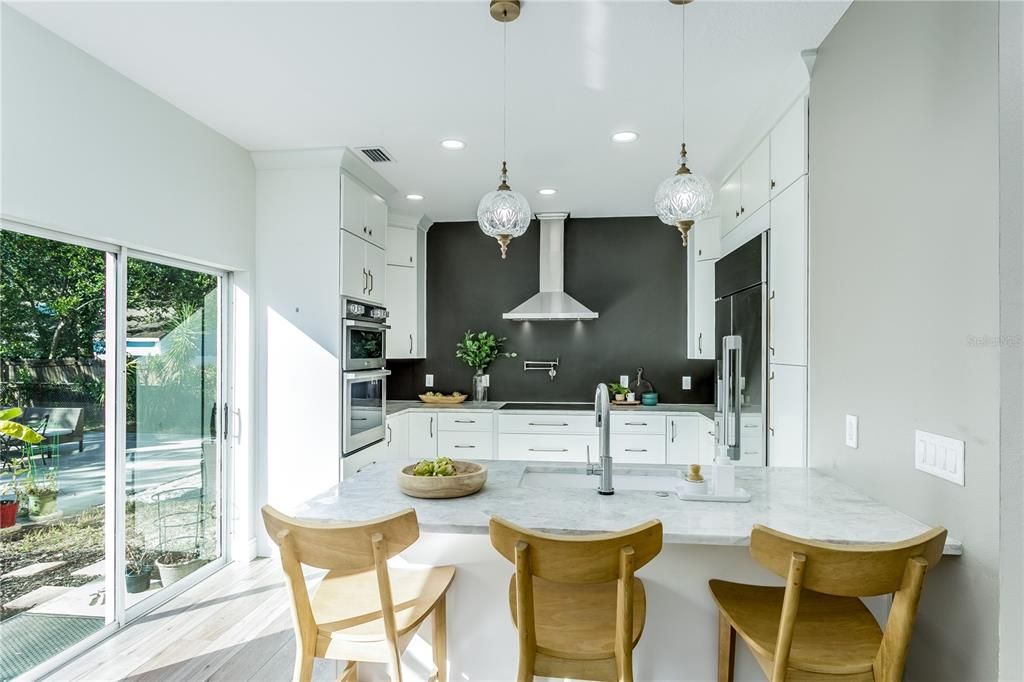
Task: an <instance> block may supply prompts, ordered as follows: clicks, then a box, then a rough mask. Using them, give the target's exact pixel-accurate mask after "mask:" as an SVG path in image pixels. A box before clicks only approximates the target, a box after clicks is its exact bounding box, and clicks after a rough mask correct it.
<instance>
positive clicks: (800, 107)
mask: <svg viewBox="0 0 1024 682" xmlns="http://www.w3.org/2000/svg"><path fill="white" fill-rule="evenodd" d="M770 137H771V152H772V154H771V176H772V177H771V182H770V185H769V186H770V187H771V195H772V197H773V198H774V197H775V196H776V195H778V194H781V193H782V192H783V191H785V189H786V188H787V187H789V186H790V185H792V184H793V183H794V182H796V180H797V178H799V177H801V176H802V175H804V174H806V173H807V97H806V96H804V97H801V98H800V99H799V100H797V102H796V104H794V105H793V106H792V107H791V108H790V109H789V111H787V112H786V114H785V116H783V117H782V119H781V120H780V121H779V122H778V123H777V124H776V125H775V127H774V128H773V129H772V132H771V135H770Z"/></svg>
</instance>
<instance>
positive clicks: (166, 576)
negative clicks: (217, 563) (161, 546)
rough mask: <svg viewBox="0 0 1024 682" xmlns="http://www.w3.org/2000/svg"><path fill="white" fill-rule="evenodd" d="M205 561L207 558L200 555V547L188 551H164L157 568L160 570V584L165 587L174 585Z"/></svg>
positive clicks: (157, 562)
mask: <svg viewBox="0 0 1024 682" xmlns="http://www.w3.org/2000/svg"><path fill="white" fill-rule="evenodd" d="M205 563H206V560H205V559H203V558H201V557H200V556H199V550H198V549H193V550H190V551H187V552H176V551H171V552H164V553H163V554H161V555H160V556H159V557H157V560H156V570H157V571H159V572H160V584H161V585H163V586H164V587H167V586H169V585H173V584H174V583H176V582H178V581H179V580H181V579H182V578H184V577H185V576H187V575H189V574H190V573H193V572H194V571H196V570H197V569H198V568H199V567H200V566H202V565H203V564H205Z"/></svg>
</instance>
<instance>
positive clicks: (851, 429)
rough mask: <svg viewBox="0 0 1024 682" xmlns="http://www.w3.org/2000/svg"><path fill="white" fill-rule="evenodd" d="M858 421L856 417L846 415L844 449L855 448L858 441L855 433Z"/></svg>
mask: <svg viewBox="0 0 1024 682" xmlns="http://www.w3.org/2000/svg"><path fill="white" fill-rule="evenodd" d="M859 421H860V420H859V419H857V415H854V414H848V415H846V447H848V448H856V447H857V442H858V440H859V437H858V433H857V426H858V422H859Z"/></svg>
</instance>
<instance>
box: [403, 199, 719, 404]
mask: <svg viewBox="0 0 1024 682" xmlns="http://www.w3.org/2000/svg"><path fill="white" fill-rule="evenodd" d="M539 245H540V229H539V224H538V222H537V221H534V222H533V223H531V225H530V229H529V231H527V233H526V234H525V235H524V236H522V237H519V238H518V239H514V240H512V243H511V244H510V246H509V250H508V259H507V260H505V261H502V260H501V256H500V254H499V251H498V244H497V242H496V241H495V240H493V239H490V238H488V237H485V236H484V235H483V234H482V233H481V232H480V228H479V227H478V226H477V224H476V223H475V222H461V223H437V224H435V225H433V226H432V227H431V228H430V231H429V232H428V233H427V359H426V360H406V361H399V360H392V361H389V362H388V368H389V369H391V370H392V372H393V374H392V376H391V377H390V378H389V380H388V397H389V398H390V399H392V400H412V399H415V398H416V396H417V395H418V394H419V393H422V392H423V391H425V390H431V389H427V388H425V387H424V383H423V381H424V376H425V375H426V374H433V375H434V388H433V389H432V390H436V391H444V392H451V391H456V390H457V391H462V392H463V393H467V394H468V393H471V387H472V376H473V371H472V370H471V369H470V368H469V367H467V366H466V365H464V364H463V363H462V362H461V361H459V360H458V359H457V358H456V357H455V344H456V343H458V341H459V340H460V339H461V338H462V335H463V334H464V333H465V332H466V330H470V329H471V330H473V331H480V330H482V329H486V330H488V331H490V332H493V333H494V334H496V335H497V336H505V337H508V341H507V342H506V344H505V348H506V350H508V351H515V352H516V353H518V357H516V358H499V359H498V360H497V361H495V363H494V364H493V365H491V369H490V371H489V373H490V375H491V388H490V398H491V399H492V400H506V401H548V400H550V401H590V400H593V397H594V386H595V385H596V384H597V383H598V382H600V381H604V382H606V383H611V382H613V381H618V380H619V375H621V374H628V375H630V376H631V377H635V375H636V368H637V367H641V366H642V367H644V368H645V371H644V376H645V377H646V378H647V379H648V381H650V382H651V383H652V384H653V385H654V389H655V390H656V391H657V392H658V394H659V399H660V401H661V402H672V403H683V402H685V403H710V402H712V401H713V400H714V362H712V361H706V360H689V359H687V358H686V250H685V249H684V248H683V245H682V244H681V243H680V239H679V233H678V232H677V231H676V230H674V229H671V228H669V227H667V226H665V225H664V224H662V222H661V221H660V220H658V219H657V218H654V217H639V218H580V219H573V218H570V219H568V220H567V221H566V223H565V290H566V292H567V293H568V294H570V295H572V296H573V297H575V298H576V299H577V300H579V301H580V302H581V303H583V304H584V305H585V306H587V307H589V308H590V309H591V310H595V311H597V312H598V313H600V317H599V318H598V319H596V320H591V321H572V322H513V321H511V320H504V319H502V317H501V315H502V313H504V312H507V311H508V310H511V309H512V308H514V307H515V306H517V305H519V304H520V303H522V302H523V301H525V300H526V299H527V298H529V297H530V296H532V295H533V294H535V293H537V289H538V283H537V276H538V270H539V265H538V249H539ZM556 358H558V359H559V367H558V375H557V376H556V377H555V378H554V380H551V379H550V378H549V377H548V374H547V372H543V371H541V372H538V371H531V372H524V371H523V361H524V360H539V361H548V360H554V359H556ZM683 376H690V377H691V379H692V389H691V390H687V391H684V390H682V388H681V380H682V377H683Z"/></svg>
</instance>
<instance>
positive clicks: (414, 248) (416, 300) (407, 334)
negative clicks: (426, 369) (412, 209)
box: [387, 225, 427, 360]
mask: <svg viewBox="0 0 1024 682" xmlns="http://www.w3.org/2000/svg"><path fill="white" fill-rule="evenodd" d="M426 239H427V233H426V232H424V231H423V230H421V229H419V228H418V227H413V228H407V227H397V226H394V225H391V226H389V227H388V250H387V262H388V265H387V273H388V286H387V308H388V312H389V313H390V316H389V317H388V324H390V325H391V330H390V331H389V332H388V342H387V358H388V360H403V359H408V358H425V357H426V356H427V338H426V337H427V334H426V331H427V320H426V309H427V295H426V286H427V278H426V269H425V267H424V260H425V258H424V256H425V254H426V249H427V244H426Z"/></svg>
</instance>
